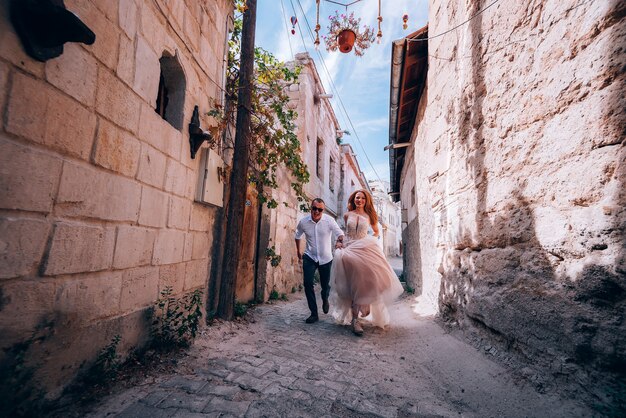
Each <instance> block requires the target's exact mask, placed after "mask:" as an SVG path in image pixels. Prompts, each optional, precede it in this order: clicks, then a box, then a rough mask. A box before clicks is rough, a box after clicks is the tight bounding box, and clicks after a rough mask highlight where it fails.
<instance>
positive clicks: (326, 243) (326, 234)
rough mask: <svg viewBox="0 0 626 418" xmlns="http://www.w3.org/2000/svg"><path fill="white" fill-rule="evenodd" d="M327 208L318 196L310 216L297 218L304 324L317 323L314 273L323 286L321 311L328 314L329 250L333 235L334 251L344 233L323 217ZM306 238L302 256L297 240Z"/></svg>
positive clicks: (298, 246)
mask: <svg viewBox="0 0 626 418" xmlns="http://www.w3.org/2000/svg"><path fill="white" fill-rule="evenodd" d="M325 208H326V206H325V204H324V201H323V200H322V199H320V198H319V197H318V198H316V199H313V201H312V202H311V214H310V215H307V216H305V217H304V218H302V219H300V222H298V226H297V227H296V235H295V239H296V252H297V253H298V260H300V261H302V271H303V272H304V294H305V295H306V300H307V303H308V304H309V309H310V310H311V316H309V317H308V318H307V319H306V321H305V322H306V323H307V324H312V323H314V322H317V321H318V320H319V317H318V315H317V302H316V301H315V290H314V289H313V277H314V275H315V270H318V271H319V273H320V284H321V285H322V310H323V311H324V313H328V309H329V306H328V294H329V292H330V266H331V264H332V262H333V253H332V251H331V244H332V237H333V233H334V235H336V236H337V243H336V244H335V248H342V247H343V231H342V230H341V228H339V225H337V222H336V221H335V220H334V219H333V218H331V217H330V216H328V215H326V214H324V213H323V212H324V209H325ZM302 235H306V249H305V250H304V255H303V254H302V253H301V252H300V239H301V238H302Z"/></svg>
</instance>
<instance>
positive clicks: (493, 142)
mask: <svg viewBox="0 0 626 418" xmlns="http://www.w3.org/2000/svg"><path fill="white" fill-rule="evenodd" d="M486 5H487V2H484V1H470V2H458V1H457V2H447V1H438V0H436V1H435V0H433V1H431V2H430V12H429V13H430V14H429V22H430V23H429V36H431V37H432V36H435V35H437V34H440V33H442V32H444V31H446V30H448V29H449V28H450V27H452V26H455V25H456V24H458V23H459V22H463V21H465V20H467V19H468V18H469V17H471V16H473V15H475V14H476V13H477V12H478V11H479V10H481V9H482V8H484V7H485V6H486ZM624 7H625V5H624V2H619V1H613V0H612V1H603V2H578V1H566V2H557V1H547V2H546V1H530V2H519V3H510V2H500V3H497V4H495V5H494V6H493V7H491V8H489V9H488V10H486V11H485V12H484V13H482V14H479V15H478V16H477V17H475V18H474V19H472V20H471V21H470V22H469V23H467V24H465V25H463V26H462V27H460V28H459V29H458V30H456V31H454V32H451V33H449V34H447V35H445V36H440V37H436V38H434V39H431V40H430V41H429V45H428V47H429V51H428V54H429V58H428V60H429V69H428V78H427V89H426V91H425V93H424V96H423V97H422V101H421V103H420V109H419V110H418V115H417V119H416V125H415V130H414V133H413V137H412V140H413V141H414V147H412V148H414V149H413V150H409V152H407V163H406V164H405V168H404V172H403V177H402V196H403V197H402V200H403V209H406V211H407V216H408V219H407V221H408V225H409V227H408V229H407V230H405V232H404V234H405V239H412V240H413V242H412V243H409V242H407V253H406V257H407V258H413V259H415V260H417V261H412V262H411V263H412V266H411V267H410V269H409V274H410V275H412V276H413V277H412V278H411V280H412V281H414V282H417V283H419V284H421V287H422V288H423V290H426V289H427V288H433V287H436V288H438V289H439V294H438V298H439V307H440V310H441V313H442V314H443V316H444V317H445V318H448V319H453V320H456V321H459V322H460V323H461V324H462V325H465V326H467V325H475V326H476V327H477V328H480V329H483V330H486V331H488V332H489V333H490V335H492V336H494V335H498V336H499V337H500V338H501V339H502V340H503V341H505V342H506V343H507V344H508V346H509V347H512V348H514V349H516V351H517V352H519V353H523V355H524V356H526V357H528V358H530V359H532V360H533V361H536V362H537V363H536V364H537V365H538V366H539V367H542V368H544V371H546V370H547V371H550V372H552V373H554V375H555V376H565V379H566V380H568V379H569V381H570V382H576V381H578V382H589V379H588V377H589V376H593V375H595V374H597V375H610V373H606V372H616V373H622V375H621V376H623V373H625V372H626V338H625V337H624V336H625V335H626V321H625V319H626V318H624V312H625V311H626V310H625V300H626V236H625V231H624V228H625V225H626V192H625V190H626V186H625V185H624V181H625V180H626V144H625V143H624V138H625V137H626V129H625V128H626V114H625V113H624V109H625V108H626V96H625V95H624V85H625V84H624V82H625V78H626V76H625V74H626V73H625V71H624V68H625V65H626V54H624V48H625V47H626V25H625V20H624V16H625V13H626V10H625V9H624ZM413 182H414V185H415V196H416V203H415V204H414V205H413V204H412V203H411V190H412V188H413V187H414V186H413ZM589 390H591V391H593V392H595V393H596V395H597V396H598V399H599V402H600V403H602V402H612V400H611V399H610V398H608V399H607V397H606V396H607V393H609V394H610V391H607V390H605V388H604V387H603V385H601V384H598V385H594V386H593V387H590V388H589ZM622 396H623V393H622Z"/></svg>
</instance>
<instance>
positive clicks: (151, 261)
mask: <svg viewBox="0 0 626 418" xmlns="http://www.w3.org/2000/svg"><path fill="white" fill-rule="evenodd" d="M8 3H9V2H8V1H6V0H3V1H1V2H0V6H1V12H0V108H1V109H2V115H3V117H2V118H1V119H0V260H1V262H0V295H1V300H2V302H1V303H0V347H2V348H3V349H8V348H10V347H12V346H14V345H15V344H16V343H19V342H21V341H24V340H27V339H29V338H31V337H33V336H37V333H38V332H39V331H37V330H38V329H40V328H41V327H42V326H44V325H46V326H51V327H52V333H51V334H50V335H51V336H49V337H48V338H45V339H44V340H43V341H41V342H40V343H39V344H37V346H36V347H35V346H33V347H32V349H33V350H36V351H37V352H32V353H31V352H28V353H27V354H28V358H27V360H36V362H35V363H36V364H37V365H39V366H40V367H39V369H38V370H37V374H36V379H37V380H38V381H40V382H42V383H44V384H45V385H46V387H47V388H48V389H49V390H50V391H51V393H54V390H55V389H60V388H62V387H63V386H64V385H65V384H67V383H68V381H69V380H70V379H71V378H72V377H73V376H74V375H76V373H77V371H78V370H79V368H80V366H81V364H83V363H84V362H85V363H86V364H89V363H90V362H91V361H92V360H93V359H95V357H96V355H97V353H98V351H99V350H100V349H102V348H103V347H104V346H106V345H107V344H108V343H109V342H110V341H111V339H112V338H113V336H115V335H120V336H121V342H120V346H119V347H118V350H120V351H121V352H122V353H124V352H126V351H128V350H130V349H131V348H134V347H136V346H140V345H141V344H142V343H143V342H144V341H145V340H146V338H147V336H148V330H149V316H148V315H147V312H148V311H149V309H150V308H151V307H152V306H153V305H154V303H155V301H156V299H157V298H158V297H159V293H160V292H161V291H162V290H163V289H164V288H165V287H166V286H171V287H172V289H173V292H174V294H175V295H180V294H182V293H186V292H189V291H192V290H195V289H202V290H205V288H206V287H207V272H208V270H209V268H210V266H211V262H212V260H211V257H210V254H211V251H212V246H213V241H214V240H213V227H214V219H215V217H216V214H217V213H218V212H219V211H220V209H219V207H220V206H222V200H221V193H222V191H223V186H222V184H221V183H220V179H219V178H218V177H217V172H215V173H211V175H212V177H211V178H210V179H204V174H205V170H204V168H205V167H204V166H202V167H201V160H204V163H203V164H206V163H207V162H208V161H209V160H210V162H212V163H213V164H219V163H220V161H221V158H220V156H219V149H218V152H217V153H216V152H213V153H212V154H211V155H210V156H209V157H210V158H206V155H208V154H206V151H203V150H202V149H201V150H200V152H199V153H198V156H199V157H200V156H201V155H204V157H203V158H199V157H197V158H195V159H192V158H191V157H190V145H189V135H188V133H187V125H188V123H189V121H190V119H191V117H192V111H193V109H194V106H198V107H199V110H200V112H199V113H200V115H201V117H200V124H201V126H202V127H203V128H204V129H206V128H208V127H209V126H210V124H211V121H210V120H209V119H208V118H207V117H205V116H203V115H205V114H206V112H207V111H208V110H210V106H211V105H212V104H213V103H215V102H218V103H219V102H220V101H221V100H222V99H223V98H222V91H223V90H222V87H223V73H224V57H225V52H226V51H225V48H226V45H227V44H226V40H227V27H228V24H229V21H231V20H232V9H233V5H232V2H231V1H228V0H216V1H209V2H207V1H201V0H185V1H182V0H181V1H175V2H166V1H163V0H156V1H147V0H119V1H118V0H106V1H95V0H93V1H89V0H85V1H78V0H66V1H65V3H66V6H67V8H68V9H69V10H71V11H72V12H74V13H75V14H76V15H77V16H78V17H79V18H80V19H81V20H82V21H83V22H84V23H85V24H86V25H87V26H88V27H89V28H90V29H91V30H92V31H93V32H94V33H95V35H96V41H95V43H93V44H92V45H83V44H78V43H66V44H65V46H64V49H63V53H62V55H60V56H58V57H57V58H53V59H49V60H47V61H45V62H40V61H37V60H35V59H33V58H31V57H30V56H28V55H26V53H25V52H24V48H23V45H22V43H21V42H20V39H19V38H18V36H17V35H16V32H15V29H14V27H13V25H12V23H11V22H10V21H9V17H8V16H9V14H8V7H9V5H8ZM213 174H214V175H213ZM209 183H210V184H209ZM205 186H206V187H205ZM205 191H206V193H205Z"/></svg>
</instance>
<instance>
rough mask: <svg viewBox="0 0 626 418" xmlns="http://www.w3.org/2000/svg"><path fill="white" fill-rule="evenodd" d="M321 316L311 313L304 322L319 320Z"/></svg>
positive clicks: (309, 322)
mask: <svg viewBox="0 0 626 418" xmlns="http://www.w3.org/2000/svg"><path fill="white" fill-rule="evenodd" d="M319 320H320V319H319V317H318V316H317V315H311V316H309V317H308V318H307V319H306V320H305V321H304V322H306V323H307V324H312V323H314V322H317V321H319Z"/></svg>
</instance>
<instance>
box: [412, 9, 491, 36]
mask: <svg viewBox="0 0 626 418" xmlns="http://www.w3.org/2000/svg"><path fill="white" fill-rule="evenodd" d="M499 1H500V0H494V1H493V2H491V3H490V4H489V5H487V6H486V7H485V8H484V9H482V10H479V11H478V12H476V14H475V15H473V16H470V18H469V19H467V20H466V21H464V22H462V23H459V24H458V25H456V26H455V27H453V28H450V29H448V30H447V31H445V32H441V33H438V34H437V35H433V36H429V37H428V38H419V39H418V38H413V39H411V38H404V39H406V40H407V41H408V42H426V41H428V40H430V39H436V38H439V37H441V36H443V35H446V34H448V33H450V32H452V31H455V30H457V29H458V28H460V27H461V26H463V25H465V24H466V23H468V22H469V21H471V20H472V19H474V18H476V17H478V16H479V15H480V14H482V13H483V12H484V11H485V10H487V9H488V8H490V7H491V6H493V5H494V4H496V3H498V2H499Z"/></svg>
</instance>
